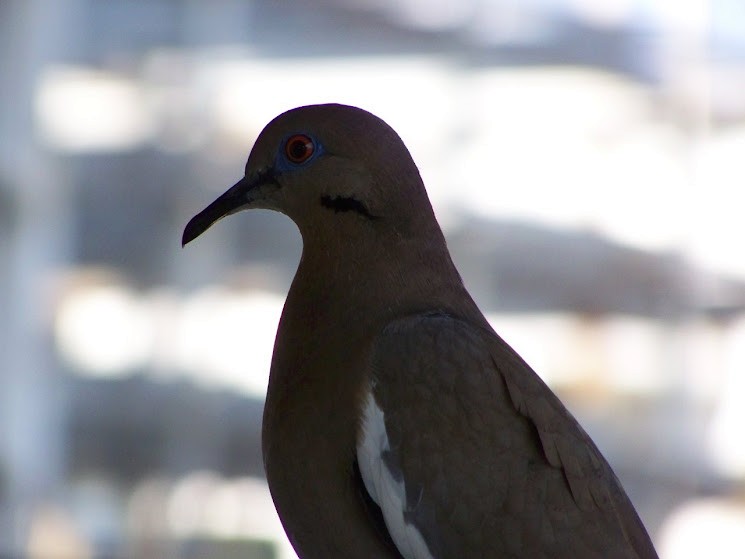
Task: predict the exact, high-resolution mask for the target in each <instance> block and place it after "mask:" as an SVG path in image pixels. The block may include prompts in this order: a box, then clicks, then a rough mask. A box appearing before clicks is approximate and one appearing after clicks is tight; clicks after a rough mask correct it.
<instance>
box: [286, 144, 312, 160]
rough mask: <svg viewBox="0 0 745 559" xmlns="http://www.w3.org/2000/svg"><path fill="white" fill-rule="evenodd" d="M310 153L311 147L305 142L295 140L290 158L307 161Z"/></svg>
mask: <svg viewBox="0 0 745 559" xmlns="http://www.w3.org/2000/svg"><path fill="white" fill-rule="evenodd" d="M308 151H310V146H309V145H308V142H307V141H305V140H295V141H294V142H292V143H291V144H290V157H292V158H293V159H305V157H306V156H307V155H308Z"/></svg>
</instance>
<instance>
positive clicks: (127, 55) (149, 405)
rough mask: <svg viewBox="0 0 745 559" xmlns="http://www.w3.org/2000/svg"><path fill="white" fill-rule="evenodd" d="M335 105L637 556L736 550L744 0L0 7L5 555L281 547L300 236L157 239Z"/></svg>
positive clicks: (1, 530) (247, 221)
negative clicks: (593, 473)
mask: <svg viewBox="0 0 745 559" xmlns="http://www.w3.org/2000/svg"><path fill="white" fill-rule="evenodd" d="M330 101H335V102H343V103H347V104H353V105H358V106H361V107H363V108H365V109H367V110H370V111H372V112H374V113H376V114H377V115H379V116H380V117H382V118H383V119H385V120H386V121H387V122H388V123H389V124H391V125H392V126H393V127H394V128H395V129H396V130H397V131H398V132H399V133H400V135H401V136H402V137H403V139H404V141H405V142H406V144H407V145H408V146H409V148H410V150H411V151H412V153H413V155H414V158H415V160H416V161H417V163H418V164H419V166H420V169H421V172H422V175H423V177H424V179H425V183H426V184H427V187H428V190H429V193H430V196H431V198H432V201H433V204H434V206H435V211H436V213H437V215H438V218H439V220H440V222H441V224H442V226H443V228H444V230H445V233H446V236H447V238H448V242H449V245H450V247H451V249H452V252H453V257H454V260H455V261H456V264H457V265H458V266H459V268H460V270H461V272H462V275H463V277H464V280H465V282H466V284H467V286H468V287H469V288H470V290H471V292H472V293H473V294H474V296H475V298H476V299H477V300H478V302H479V303H480V305H481V307H482V309H483V310H484V311H485V312H486V313H487V315H488V317H489V319H490V320H491V321H492V322H493V324H494V326H495V327H496V328H497V329H498V331H499V332H500V333H501V334H502V335H503V337H505V338H506V339H507V340H508V341H509V342H510V343H511V344H512V345H513V346H514V347H515V348H516V349H517V350H518V351H519V352H520V353H522V354H523V356H524V357H525V358H526V359H527V360H528V362H529V363H531V364H532V365H533V366H534V367H535V369H536V370H537V372H538V373H539V374H540V375H541V376H542V377H543V378H544V379H545V380H546V381H547V382H548V383H549V384H550V385H551V386H552V387H553V388H554V389H555V390H556V391H557V392H558V393H559V394H560V395H561V397H562V398H563V399H564V400H565V401H566V403H567V404H568V406H569V407H570V408H571V409H572V410H573V411H574V413H575V414H576V415H577V417H578V418H579V419H580V421H581V422H582V423H583V424H584V425H585V427H586V429H587V430H588V431H589V433H590V434H591V435H592V436H593V437H594V438H595V440H596V442H597V443H598V445H599V447H600V448H601V450H602V451H603V452H604V453H605V454H606V456H607V458H608V459H609V461H610V462H611V464H612V465H613V467H614V468H615V470H616V472H617V473H618V475H619V477H620V478H621V479H622V480H623V482H624V484H625V486H626V487H627V490H628V492H629V494H630V496H631V498H632V500H633V501H634V503H635V504H636V505H637V507H638V509H639V512H640V515H641V516H642V518H643V520H644V521H645V523H646V525H647V527H648V528H649V531H650V533H651V535H652V536H653V538H654V540H655V542H656V544H657V546H658V549H659V551H660V554H661V556H662V557H663V558H665V559H682V558H693V557H696V558H698V557H702V556H710V557H720V558H721V557H738V558H741V557H745V491H744V489H745V485H744V483H743V482H744V481H745V437H743V435H742V432H743V428H744V427H745V258H743V250H742V241H743V238H745V220H743V210H742V208H743V202H742V194H741V192H739V191H740V190H741V189H742V188H743V186H745V3H743V2H742V1H741V0H676V1H672V0H670V1H665V0H657V1H655V0H427V1H425V0H396V1H392V0H307V1H304V2H277V1H271V0H214V1H210V2H207V1H205V0H202V1H199V0H5V1H3V2H0V309H2V310H1V311H0V316H1V317H2V318H0V556H2V557H8V558H11V557H12V558H15V557H29V558H39V559H46V558H50V559H63V558H64V559H94V558H151V557H152V558H174V559H177V558H179V559H180V558H197V557H215V558H232V557H243V558H255V559H259V558H261V559H270V558H271V559H274V558H277V559H279V558H291V557H293V553H292V550H291V548H290V547H289V545H288V544H287V543H286V540H285V538H284V535H283V532H282V530H281V527H280V525H279V522H278V520H277V518H276V514H275V512H274V509H273V506H272V504H271V499H270V497H269V494H268V491H267V488H266V484H265V482H264V480H263V471H262V462H261V456H260V422H261V413H262V406H263V396H264V392H265V388H266V382H267V375H268V370H269V360H270V356H271V349H272V343H273V338H274V333H275V328H276V324H277V321H278V319H279V314H280V312H281V308H282V304H283V300H284V296H285V293H286V290H287V288H288V286H289V282H290V280H291V277H292V274H293V272H294V270H295V267H296V265H297V262H298V259H299V255H300V250H301V245H300V238H299V235H298V233H297V231H296V229H295V228H294V226H293V225H292V223H291V222H290V221H289V220H288V219H286V218H284V217H282V216H280V215H278V214H271V213H268V212H261V211H254V212H251V213H244V214H241V215H239V216H235V217H233V218H231V219H229V220H226V221H223V222H221V223H220V224H219V225H217V226H216V227H214V228H213V229H211V230H210V232H209V234H208V235H205V236H203V237H202V238H200V239H199V240H198V241H196V242H194V243H193V244H191V245H189V247H188V249H186V250H181V247H180V238H181V231H182V229H183V226H184V225H185V224H186V222H187V220H188V219H189V218H190V217H191V216H192V215H193V214H195V213H196V212H197V211H199V210H201V209H202V208H203V207H204V206H205V205H206V204H207V203H208V202H210V201H211V200H212V199H213V198H214V197H215V196H216V195H217V194H219V193H221V192H222V191H223V190H225V189H226V188H227V187H228V186H230V185H232V184H233V182H235V180H237V179H238V178H239V177H240V176H241V175H242V173H243V165H244V162H245V158H246V156H247V154H248V151H249V150H250V148H251V145H252V143H253V141H254V139H255V138H256V136H257V134H258V133H259V132H260V130H261V129H262V127H263V126H264V124H266V123H267V122H268V121H269V120H270V119H271V118H273V117H274V116H275V115H277V114H278V113H280V112H282V111H284V110H286V109H289V108H292V107H294V106H298V105H304V104H311V103H316V102H330ZM319 506H323V504H319Z"/></svg>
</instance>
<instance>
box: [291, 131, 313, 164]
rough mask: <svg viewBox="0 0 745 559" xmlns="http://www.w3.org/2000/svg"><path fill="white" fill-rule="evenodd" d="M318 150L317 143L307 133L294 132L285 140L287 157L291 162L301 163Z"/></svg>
mask: <svg viewBox="0 0 745 559" xmlns="http://www.w3.org/2000/svg"><path fill="white" fill-rule="evenodd" d="M315 151H316V143H315V142H314V141H313V139H312V138H310V137H309V136H306V135H305V134H294V135H292V136H290V137H289V138H287V141H286V142H285V157H287V160H288V161H289V162H290V163H294V164H295V165H301V164H303V163H305V162H306V161H308V159H310V158H311V157H313V154H314V153H315Z"/></svg>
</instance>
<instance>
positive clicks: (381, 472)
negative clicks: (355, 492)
mask: <svg viewBox="0 0 745 559" xmlns="http://www.w3.org/2000/svg"><path fill="white" fill-rule="evenodd" d="M386 450H390V445H389V443H388V434H387V433H386V431H385V422H384V421H383V410H381V409H380V407H378V404H377V402H376V401H375V397H374V396H373V394H372V392H371V391H370V392H368V394H367V398H366V399H365V402H364V407H363V409H362V430H361V432H360V438H359V439H358V441H357V462H358V463H359V466H360V473H361V474H362V480H363V481H364V482H365V488H366V489H367V492H368V493H369V494H370V497H372V499H373V501H375V502H376V503H377V504H378V506H379V507H380V510H381V511H383V519H384V520H385V525H386V527H387V528H388V532H389V533H390V535H391V538H392V539H393V542H394V543H395V544H396V547H397V548H398V551H399V552H400V553H401V555H403V556H404V557H405V558H406V559H434V558H433V556H432V553H431V552H430V550H429V548H428V547H427V543H426V542H425V541H424V538H423V537H422V535H421V534H420V533H419V530H417V529H416V526H414V525H413V524H409V523H407V522H406V521H405V520H404V510H405V508H406V489H405V487H404V482H403V480H402V481H396V480H395V479H394V478H393V475H392V474H391V472H390V470H389V469H388V467H387V466H386V465H385V462H384V461H383V452H384V451H386Z"/></svg>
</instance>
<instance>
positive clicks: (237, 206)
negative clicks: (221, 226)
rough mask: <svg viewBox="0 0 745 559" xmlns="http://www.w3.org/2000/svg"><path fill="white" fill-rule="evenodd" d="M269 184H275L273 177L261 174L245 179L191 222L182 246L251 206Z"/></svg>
mask: <svg viewBox="0 0 745 559" xmlns="http://www.w3.org/2000/svg"><path fill="white" fill-rule="evenodd" d="M267 183H275V184H276V181H275V180H274V177H273V175H271V174H267V173H261V174H259V175H257V176H255V177H252V178H249V177H243V178H242V179H241V180H239V181H238V182H237V183H235V184H234V185H233V186H231V187H230V188H229V189H228V190H227V191H226V192H225V193H224V194H222V195H221V196H220V197H218V198H217V200H215V201H214V202H212V203H211V204H210V205H209V206H207V207H206V208H204V209H203V210H202V211H201V212H199V213H198V214H197V215H195V216H194V217H192V218H191V219H190V220H189V223H187V224H186V227H184V234H183V236H182V237H181V246H185V245H186V243H189V242H191V241H193V240H194V239H196V238H197V237H198V236H199V235H201V234H202V233H204V232H205V231H206V230H207V229H209V228H210V227H211V226H212V224H213V223H215V222H217V221H219V220H220V219H222V218H223V217H225V216H228V215H230V214H234V213H236V212H239V211H240V210H242V209H244V208H246V207H248V206H250V205H251V202H253V201H254V199H255V198H256V194H257V192H256V191H257V190H258V189H259V187H260V186H262V185H265V184H267Z"/></svg>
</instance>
